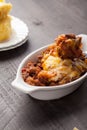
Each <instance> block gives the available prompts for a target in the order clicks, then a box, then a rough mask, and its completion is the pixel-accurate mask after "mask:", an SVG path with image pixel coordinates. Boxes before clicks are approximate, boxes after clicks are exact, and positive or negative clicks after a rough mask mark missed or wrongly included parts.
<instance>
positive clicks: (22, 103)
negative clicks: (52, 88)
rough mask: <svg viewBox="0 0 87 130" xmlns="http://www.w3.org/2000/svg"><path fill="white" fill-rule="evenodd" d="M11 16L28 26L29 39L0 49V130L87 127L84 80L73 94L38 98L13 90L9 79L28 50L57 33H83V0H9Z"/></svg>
mask: <svg viewBox="0 0 87 130" xmlns="http://www.w3.org/2000/svg"><path fill="white" fill-rule="evenodd" d="M10 2H11V3H12V4H13V10H12V12H11V14H12V15H14V16H16V17H19V18H20V19H21V20H23V21H24V22H25V23H26V24H27V25H28V27H29V40H28V41H27V42H26V43H25V44H24V45H22V46H21V47H18V48H16V49H14V50H10V51H6V52H0V130H72V129H73V128H74V127H77V128H79V130H87V80H85V81H84V83H83V84H82V86H81V87H80V88H79V89H78V90H77V91H75V92H74V93H72V94H70V95H68V96H66V97H64V98H62V99H60V100H54V101H38V100H35V99H33V98H31V97H30V96H28V95H26V94H24V93H22V92H19V91H17V90H15V89H14V88H13V87H12V86H11V82H12V81H13V80H14V78H15V76H16V71H17V68H18V66H19V64H20V62H21V61H22V60H23V58H24V57H25V56H27V55H28V54H29V53H30V52H32V51H34V50H36V49H37V48H39V47H42V46H44V45H46V44H48V43H52V42H53V41H54V39H55V37H56V36H57V35H58V34H61V33H75V34H81V33H85V34H86V33H87V1H86V0H43V1H42V0H10Z"/></svg>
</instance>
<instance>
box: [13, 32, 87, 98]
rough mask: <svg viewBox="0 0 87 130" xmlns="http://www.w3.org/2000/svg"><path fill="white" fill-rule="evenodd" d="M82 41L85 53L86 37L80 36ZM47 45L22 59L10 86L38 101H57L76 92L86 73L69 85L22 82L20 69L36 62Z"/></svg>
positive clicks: (86, 75)
mask: <svg viewBox="0 0 87 130" xmlns="http://www.w3.org/2000/svg"><path fill="white" fill-rule="evenodd" d="M80 36H81V37H82V39H83V41H82V42H83V45H84V48H83V51H84V52H86V47H87V42H86V41H87V35H83V34H82V35H80ZM48 46H49V45H47V46H45V47H42V48H40V49H38V50H36V51H34V52H33V53H31V54H29V55H28V56H27V57H25V58H24V59H23V61H22V62H21V63H20V65H19V68H18V70H17V75H16V79H15V80H14V81H13V82H12V86H14V87H15V88H17V89H19V90H21V91H22V92H24V93H26V94H29V95H30V96H32V97H34V98H36V99H40V100H53V99H59V98H61V97H64V96H66V95H68V94H70V93H71V92H73V91H74V90H76V89H77V88H78V87H79V86H80V85H81V84H82V82H83V81H84V80H85V78H86V77H87V73H85V74H84V75H83V76H81V77H80V78H79V79H77V80H74V81H72V82H70V83H67V84H64V85H57V86H49V87H48V86H31V85H29V84H27V83H26V82H24V80H23V78H22V74H21V70H22V68H23V67H24V66H25V65H26V64H27V63H28V62H29V61H34V62H35V60H37V57H38V55H39V54H41V52H42V51H43V50H45V49H46V48H47V47H48Z"/></svg>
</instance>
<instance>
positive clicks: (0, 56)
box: [0, 40, 30, 61]
mask: <svg viewBox="0 0 87 130" xmlns="http://www.w3.org/2000/svg"><path fill="white" fill-rule="evenodd" d="M29 46H30V42H29V40H27V41H26V42H25V43H24V44H23V45H21V46H19V47H17V48H15V49H12V50H8V51H2V52H0V61H4V60H8V59H13V58H16V57H18V56H21V55H24V54H25V53H26V51H27V50H28V49H29Z"/></svg>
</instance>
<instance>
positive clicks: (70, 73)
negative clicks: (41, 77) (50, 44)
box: [42, 54, 85, 84]
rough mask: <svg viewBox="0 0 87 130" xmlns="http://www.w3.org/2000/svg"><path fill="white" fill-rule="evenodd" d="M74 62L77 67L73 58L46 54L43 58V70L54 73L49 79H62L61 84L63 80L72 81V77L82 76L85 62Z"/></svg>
mask: <svg viewBox="0 0 87 130" xmlns="http://www.w3.org/2000/svg"><path fill="white" fill-rule="evenodd" d="M74 64H75V67H73V61H72V60H71V59H64V60H63V59H61V58H60V57H55V56H52V55H50V54H45V55H44V57H43V58H42V67H43V70H45V71H47V73H49V74H50V75H52V76H50V79H49V81H59V80H61V84H62V82H66V80H68V81H72V79H77V78H79V77H80V74H81V73H82V69H83V68H84V67H85V66H84V63H81V61H75V62H74ZM83 66H84V67H83Z"/></svg>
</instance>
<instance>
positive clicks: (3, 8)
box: [0, 2, 12, 20]
mask: <svg viewBox="0 0 87 130" xmlns="http://www.w3.org/2000/svg"><path fill="white" fill-rule="evenodd" d="M11 9H12V4H10V3H5V2H0V20H2V19H4V18H6V17H7V15H8V14H9V12H10V10H11Z"/></svg>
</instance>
